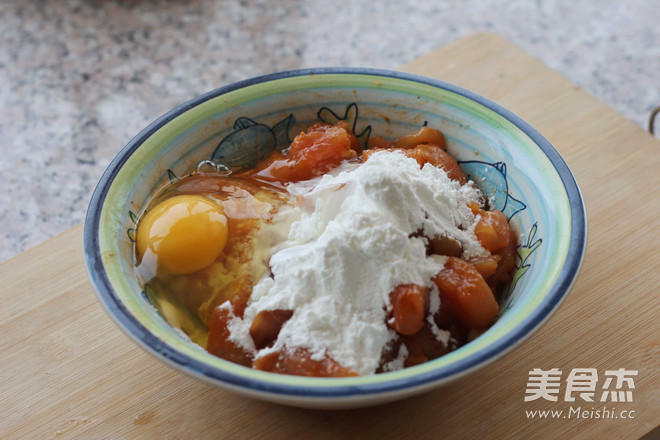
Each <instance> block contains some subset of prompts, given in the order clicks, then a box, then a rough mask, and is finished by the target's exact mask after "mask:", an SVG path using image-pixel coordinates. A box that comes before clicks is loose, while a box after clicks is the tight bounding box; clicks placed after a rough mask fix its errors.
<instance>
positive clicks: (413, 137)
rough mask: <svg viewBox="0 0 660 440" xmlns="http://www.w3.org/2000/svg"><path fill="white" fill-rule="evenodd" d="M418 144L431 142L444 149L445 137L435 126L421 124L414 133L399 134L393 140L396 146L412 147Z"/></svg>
mask: <svg viewBox="0 0 660 440" xmlns="http://www.w3.org/2000/svg"><path fill="white" fill-rule="evenodd" d="M420 144H433V145H437V146H438V147H440V148H442V149H444V148H445V147H446V141H445V137H444V136H443V135H442V133H441V132H440V131H439V130H436V129H435V128H431V127H427V126H423V127H422V128H420V129H419V130H417V131H416V132H414V133H411V134H408V135H405V136H401V137H400V138H398V139H397V140H396V141H394V146H395V147H396V148H414V147H416V146H418V145H420Z"/></svg>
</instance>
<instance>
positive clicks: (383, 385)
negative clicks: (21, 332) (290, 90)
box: [83, 67, 587, 399]
mask: <svg viewBox="0 0 660 440" xmlns="http://www.w3.org/2000/svg"><path fill="white" fill-rule="evenodd" d="M345 74H350V75H369V76H381V77H386V78H395V79H401V80H406V81H411V82H417V83H421V84H425V85H429V86H432V87H437V88H440V89H444V90H447V91H449V92H452V93H455V94H458V95H461V96H464V97H466V98H468V99H470V100H472V101H474V102H476V103H478V104H481V105H482V106H484V107H486V108H488V109H490V110H492V111H494V112H496V113H498V114H499V115H500V116H502V117H503V118H505V119H506V120H508V121H509V122H510V123H512V124H513V125H515V126H516V127H517V128H518V129H520V130H521V131H522V132H524V133H525V134H526V135H527V136H529V138H531V139H532V140H533V141H534V143H536V144H537V145H538V146H539V148H540V149H541V150H542V151H543V153H544V154H545V155H546V156H547V157H548V159H549V160H550V162H551V163H552V164H553V166H554V167H555V170H556V171H557V173H558V175H559V177H560V179H561V180H562V183H563V185H564V189H565V191H566V194H567V197H568V200H569V203H570V211H571V237H570V242H569V250H568V255H567V257H566V261H565V263H564V266H563V267H562V269H561V271H560V274H559V276H558V279H557V281H556V282H555V284H554V286H553V287H552V289H551V290H550V292H549V293H548V294H547V295H546V297H545V298H544V299H543V301H542V302H541V303H540V304H539V305H538V306H537V307H536V308H535V309H534V310H533V312H532V313H531V314H530V315H529V316H528V317H527V318H526V319H525V320H524V321H523V322H522V323H520V324H519V325H518V326H517V327H516V328H514V329H513V330H512V331H510V332H509V333H507V335H505V337H503V338H501V339H498V340H497V341H496V342H495V343H493V344H492V345H489V346H488V347H486V348H485V349H484V350H482V351H480V352H478V353H475V354H473V355H471V356H468V357H467V358H465V359H461V360H460V361H458V362H456V363H454V364H451V365H446V366H443V367H441V368H438V369H435V370H432V371H427V372H424V373H420V374H418V375H415V376H411V377H406V378H400V379H396V380H392V381H383V382H378V383H368V384H357V385H346V386H338V385H332V386H327V387H326V386H307V385H296V384H281V383H273V382H268V381H261V380H258V379H255V378H253V377H244V376H241V375H238V374H234V373H230V372H228V371H224V370H222V369H219V368H216V367H214V366H210V365H207V364H204V363H203V362H200V361H198V360H196V359H193V358H190V357H189V356H187V355H186V354H184V353H182V352H180V351H179V350H177V349H175V348H174V347H172V346H169V345H167V344H165V342H164V341H162V340H161V339H160V338H158V337H157V336H156V335H154V334H153V333H151V332H150V331H149V330H148V329H147V328H146V327H144V326H143V325H142V324H141V323H140V322H139V321H138V320H137V319H135V317H133V316H132V315H131V314H130V313H129V311H128V310H127V309H126V307H125V306H124V305H123V304H122V302H121V301H120V300H119V298H118V297H117V295H116V294H115V292H114V289H113V287H112V285H111V283H110V280H109V279H108V276H107V274H106V272H105V269H104V266H103V262H102V258H101V252H100V247H99V240H98V231H99V224H100V218H101V210H102V206H103V203H104V201H105V198H106V196H107V193H108V190H109V188H110V186H111V184H112V182H113V180H114V178H115V177H116V175H117V173H118V172H119V170H120V169H121V167H122V166H123V165H124V163H125V162H126V161H127V160H128V158H129V157H130V156H131V155H132V154H133V152H134V151H135V150H136V149H137V148H139V147H140V145H142V143H143V142H144V141H145V140H146V139H148V138H149V137H150V136H151V135H152V134H154V133H155V132H156V131H158V130H159V129H160V128H161V127H163V126H164V125H166V124H167V123H168V122H170V121H171V120H173V119H174V118H176V117H178V116H179V115H181V114H183V113H185V112H186V111H188V110H189V109H191V108H193V107H196V106H198V105H200V104H202V103H204V102H206V101H208V100H210V99H213V98H216V97H218V96H220V95H223V94H226V93H228V92H231V91H233V90H237V89H241V88H245V87H248V86H251V85H254V84H259V83H263V82H268V81H273V80H280V79H284V78H291V77H299V76H307V75H345ZM586 241H587V216H586V210H585V206H584V201H583V198H582V194H581V192H580V189H579V186H578V184H577V181H576V180H575V177H574V176H573V174H572V172H571V171H570V169H569V168H568V166H567V164H566V163H565V162H564V160H563V159H562V157H561V156H560V155H559V153H558V152H557V150H556V149H555V148H554V147H553V146H552V144H550V142H549V141H548V140H546V139H545V138H544V137H543V136H542V135H541V134H540V133H539V132H538V131H537V130H536V129H534V128H533V127H532V126H531V125H529V124H528V123H527V122H525V121H524V120H523V119H521V118H520V117H519V116H517V115H516V114H514V113H513V112H511V111H510V110H507V109H506V108H504V107H502V106H501V105H499V104H497V103H495V102H494V101H491V100H490V99H488V98H486V97H484V96H481V95H479V94H477V93H475V92H472V91H469V90H467V89H464V88H462V87H459V86H456V85H453V84H450V83H447V82H444V81H441V80H436V79H431V78H427V77H424V76H421V75H415V74H410V73H404V72H398V71H390V70H383V69H371V68H359V67H357V68H356V67H347V68H337V67H322V68H307V69H297V70H289V71H284V72H278V73H272V74H267V75H262V76H258V77H255V78H251V79H246V80H243V81H239V82H236V83H232V84H229V85H226V86H223V87H220V88H217V89H215V90H212V91H209V92H207V93H204V94H202V95H200V96H197V97H195V98H193V99H191V100H190V101H188V102H185V103H183V104H181V105H179V106H177V107H176V108H174V109H172V110H170V111H169V112H167V113H165V114H164V115H163V116H161V117H160V118H158V119H157V120H155V121H154V122H152V123H151V124H150V125H149V126H147V127H146V128H145V129H143V130H142V131H141V132H140V133H138V134H137V135H136V136H135V137H134V138H133V139H132V140H131V141H130V142H129V143H128V144H127V145H126V146H125V147H124V148H123V149H122V150H121V151H120V152H119V154H118V155H117V156H116V157H115V158H114V159H113V161H112V162H111V163H110V165H109V166H108V167H107V169H106V170H105V172H104V173H103V175H102V176H101V179H100V180H99V183H98V184H97V186H96V188H95V190H94V192H93V194H92V197H91V200H90V204H89V208H88V210H87V215H86V217H85V224H84V232H83V245H84V254H85V261H86V264H87V269H88V272H89V275H90V278H91V280H92V283H93V285H94V287H95V289H96V291H97V294H98V297H99V299H100V300H101V302H102V303H103V305H104V306H105V308H106V311H107V312H108V314H109V315H110V316H111V317H112V318H113V319H114V320H115V322H116V323H117V324H118V326H119V327H120V328H122V330H124V331H125V332H126V333H127V334H128V335H129V336H131V337H132V338H133V340H134V341H135V342H137V343H138V345H140V346H141V347H142V348H144V349H145V350H146V351H148V352H150V353H151V354H153V355H155V356H156V357H158V358H160V359H161V360H162V361H165V362H166V363H168V364H170V365H172V364H173V365H174V366H175V367H178V369H180V370H182V371H184V372H187V373H188V374H191V375H193V376H197V377H200V378H202V379H204V380H206V381H209V382H212V383H224V384H226V385H229V386H230V387H238V388H244V389H246V390H249V391H252V392H257V393H267V394H272V395H277V396H283V397H286V396H291V397H298V398H311V399H314V398H348V397H358V396H363V397H364V396H373V395H377V394H392V393H396V392H401V391H404V390H409V389H414V388H422V387H424V386H425V385H429V384H435V383H440V382H445V381H449V380H453V379H456V378H458V377H460V376H462V375H463V374H464V373H466V372H468V371H470V370H473V369H476V368H478V367H479V366H482V365H485V364H487V363H490V362H492V361H494V360H495V359H497V358H499V357H500V356H502V355H503V354H504V353H505V352H507V351H509V350H511V349H513V348H514V347H515V346H517V345H519V344H520V343H521V342H522V341H523V340H524V339H526V338H527V337H528V336H530V335H531V334H532V333H533V332H534V331H535V330H537V329H538V328H539V327H540V326H541V325H542V324H543V323H544V322H545V321H546V320H547V319H548V318H549V317H550V316H551V315H552V312H553V311H554V310H555V309H556V308H557V307H558V306H559V305H560V304H561V302H562V301H563V299H564V298H565V297H566V295H567V294H568V292H569V290H570V288H571V286H572V284H573V282H574V281H575V278H576V277H577V274H578V272H579V270H580V267H581V264H582V261H583V258H584V254H585V251H586ZM330 380H332V379H330Z"/></svg>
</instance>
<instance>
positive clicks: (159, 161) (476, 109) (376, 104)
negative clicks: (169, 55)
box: [86, 71, 585, 397]
mask: <svg viewBox="0 0 660 440" xmlns="http://www.w3.org/2000/svg"><path fill="white" fill-rule="evenodd" d="M339 119H344V120H346V121H347V122H348V124H349V127H352V128H353V130H354V133H355V134H356V135H358V136H359V139H361V140H363V141H364V140H366V138H367V137H368V136H369V135H380V136H383V137H386V138H396V137H398V136H400V135H403V134H407V133H410V132H412V131H414V130H416V129H418V128H419V127H420V126H421V125H423V124H428V125H429V126H431V127H434V128H437V129H439V130H441V131H442V132H443V134H444V135H445V137H446V139H447V144H448V150H449V151H450V152H451V153H452V154H453V155H454V156H455V157H456V158H457V159H458V160H459V162H460V163H461V166H462V167H463V169H464V171H465V172H466V173H467V174H468V175H469V177H470V178H471V179H472V180H474V181H475V182H477V184H478V185H479V186H480V187H481V188H482V189H483V190H484V192H485V193H486V194H487V195H488V196H489V197H490V200H491V206H493V207H495V208H498V209H501V210H502V211H503V212H504V213H505V214H506V215H507V217H508V218H509V219H510V222H511V224H512V226H513V227H514V229H515V230H516V231H517V232H518V233H519V245H520V247H519V249H518V257H519V258H518V260H517V267H516V272H515V276H514V280H513V282H512V284H511V286H510V289H509V291H508V293H507V294H506V298H505V300H504V303H503V304H502V307H501V312H500V315H499V317H498V319H497V321H496V323H495V324H494V325H493V326H492V327H491V328H490V329H489V330H488V331H487V332H486V333H485V334H484V335H482V336H481V337H479V338H478V339H476V340H475V341H473V342H471V343H469V344H467V345H465V346H463V347H462V348H460V349H458V350H456V351H454V352H452V353H450V354H448V355H446V356H444V357H441V358H439V359H436V360H434V361H431V362H428V363H426V364H423V365H420V366H417V367H414V368H409V369H405V370H402V371H397V372H392V373H387V374H382V375H375V376H369V377H360V378H350V379H340V380H337V379H334V380H333V379H330V380H328V379H322V378H301V377H290V376H284V375H277V374H271V373H263V372H260V371H254V370H250V369H248V368H244V367H241V366H239V365H234V364H232V363H229V362H226V361H224V360H222V359H219V358H217V357H215V356H212V355H210V354H208V353H207V352H206V351H204V350H203V349H202V348H200V347H198V346H196V345H194V344H191V343H190V342H189V340H188V339H187V337H186V336H185V335H184V334H182V332H181V331H179V330H177V329H174V328H172V327H171V326H169V325H168V324H167V323H166V322H165V321H164V319H163V318H161V316H160V315H159V314H158V313H157V312H156V311H155V309H154V308H153V307H152V306H151V304H150V303H149V301H148V299H147V297H146V295H145V293H144V292H143V288H142V286H141V284H140V281H139V279H138V277H137V276H136V272H135V270H134V267H133V264H134V257H133V239H134V233H135V226H136V219H137V218H138V217H139V215H140V213H141V212H142V210H143V209H144V207H145V206H146V204H147V202H148V200H149V196H150V194H151V193H152V192H153V191H155V190H156V189H158V188H160V187H161V186H162V185H164V184H166V183H167V182H168V181H170V180H172V179H176V178H178V177H180V176H183V175H185V174H186V173H189V172H190V171H191V170H192V169H195V168H196V166H197V165H198V164H199V163H200V162H201V161H203V160H208V159H214V161H216V162H224V163H225V164H226V165H241V164H247V163H250V162H252V161H253V160H255V159H256V158H258V156H259V155H261V154H265V153H267V151H268V149H269V148H270V149H272V148H274V147H275V145H276V144H277V143H281V141H283V140H285V141H290V140H292V139H293V138H294V137H295V136H296V135H297V134H298V133H299V132H300V131H302V130H304V129H305V128H306V127H307V126H308V125H309V124H311V123H313V122H317V121H319V120H321V121H325V122H336V121H337V120H339ZM539 144H541V146H539ZM567 188H568V189H567ZM576 197H577V199H576ZM576 200H577V202H576ZM578 202H579V203H578ZM572 204H573V205H574V206H572ZM88 231H89V233H88ZM584 233H585V231H584V213H583V207H582V201H581V198H580V197H579V191H578V190H577V186H576V185H575V182H574V180H573V178H572V176H571V175H570V172H569V171H568V169H567V168H566V167H565V164H564V163H563V161H562V160H561V158H560V157H559V156H558V155H557V154H556V152H555V151H554V149H552V147H551V146H550V145H549V144H548V143H547V141H545V140H544V139H543V138H542V137H541V136H540V135H539V134H538V133H536V132H535V131H534V130H533V129H531V127H529V126H528V125H527V124H525V123H524V122H522V121H521V120H519V119H518V118H517V117H515V116H514V115H513V114H511V113H510V112H507V111H506V110H504V109H502V108H501V107H499V106H497V105H495V104H493V103H491V102H490V101H487V100H485V99H484V98H481V97H479V96H477V95H474V94H471V93H470V92H467V91H465V90H462V89H459V88H456V87H453V86H450V85H447V84H443V83H439V82H434V81H431V80H426V79H420V78H417V77H412V76H408V75H404V74H398V73H396V74H395V73H388V74H382V73H381V72H375V71H367V72H366V73H365V72H359V73H358V72H350V71H349V72H335V71H325V72H324V71H315V72H294V73H287V74H280V75H274V76H271V77H268V78H260V79H256V80H251V81H246V82H243V83H239V84H237V85H234V86H230V87H226V88H224V89H219V90H216V91H214V92H211V93H208V94H206V95H203V96H200V97H199V98H196V99H195V100H193V101H191V102H189V103H187V104H185V105H183V106H181V107H179V108H177V109H175V110H173V111H172V112H170V113H168V114H166V115H165V116H163V117H162V118H161V119H159V120H157V121H156V122H154V124H152V125H151V126H150V127H148V128H147V129H145V130H144V131H143V132H142V133H140V134H139V135H138V136H137V137H136V138H135V139H134V140H133V141H131V143H130V144H129V145H128V146H127V147H126V148H125V149H124V150H123V151H122V152H121V153H120V155H119V156H118V157H117V158H116V159H115V161H114V162H113V163H112V164H111V165H110V167H109V169H108V171H107V172H106V174H105V175H104V177H103V178H102V180H101V182H100V184H99V187H98V188H97V191H96V193H95V195H94V198H93V201H92V205H91V207H90V213H89V215H88V221H87V224H86V239H87V238H88V237H89V238H90V240H93V241H95V242H94V243H93V244H91V243H89V241H90V240H87V241H88V242H87V243H86V254H87V258H88V264H89V265H90V272H91V273H92V279H93V281H94V283H95V285H96V287H97V290H98V291H99V295H100V297H101V300H102V302H103V303H104V304H105V306H106V308H107V309H108V310H109V311H110V314H111V315H112V316H113V318H114V319H115V320H116V321H118V323H119V324H120V326H121V327H123V328H124V329H125V330H126V331H127V332H128V333H129V334H130V335H131V336H132V337H133V339H135V340H136V341H137V342H138V343H140V345H142V346H143V347H145V348H147V349H148V350H149V351H151V352H152V353H155V354H157V355H159V357H160V358H161V359H164V360H166V361H169V362H170V363H171V364H173V365H174V366H176V367H177V368H180V369H183V370H184V371H186V372H188V373H191V374H193V375H197V376H199V377H201V378H202V379H205V380H208V381H211V382H221V383H223V384H224V385H227V386H230V387H238V388H247V389H249V390H251V391H253V392H257V393H261V392H264V393H274V394H277V393H292V394H296V393H300V394H301V395H304V396H313V397H319V396H350V395H354V394H360V393H364V392H385V391H393V390H394V391H396V390H397V389H402V388H405V387H408V386H413V387H423V386H426V385H429V384H432V383H437V382H442V381H443V380H447V379H449V378H453V377H456V376H458V375H460V374H463V373H464V372H466V371H468V370H471V369H473V368H476V367H478V366H480V365H482V364H484V363H486V362H488V361H489V360H492V359H494V358H496V357H498V356H499V355H501V354H502V353H503V352H505V351H506V350H507V349H509V348H511V347H512V346H513V345H515V344H516V343H517V342H519V341H520V340H522V339H523V338H525V337H526V336H528V335H529V333H530V332H531V331H532V330H533V329H535V328H536V327H538V325H540V324H541V323H542V322H543V321H544V320H545V319H546V318H547V316H548V315H549V314H550V312H551V311H552V310H554V308H556V306H557V305H558V304H559V302H560V301H561V299H562V298H563V296H564V295H565V293H566V290H567V289H568V287H569V286H570V284H571V282H572V280H573V278H574V276H575V273H576V272H577V266H579V262H580V261H581V257H582V252H583V248H584ZM580 237H581V238H580ZM567 266H569V269H567ZM301 384H302V385H304V386H305V387H306V390H307V391H304V392H301V391H300V390H298V389H297V387H298V386H299V385H301Z"/></svg>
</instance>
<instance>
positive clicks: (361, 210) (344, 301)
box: [229, 151, 487, 375]
mask: <svg viewBox="0 0 660 440" xmlns="http://www.w3.org/2000/svg"><path fill="white" fill-rule="evenodd" d="M301 191H302V192H303V193H302V194H300V195H298V197H297V200H298V208H297V209H299V210H300V219H299V220H297V221H295V222H293V223H292V225H291V228H290V230H289V235H288V240H287V241H285V242H284V243H283V244H282V245H280V246H278V247H277V248H276V249H274V253H273V254H272V256H271V257H270V262H269V265H270V271H271V273H270V274H266V275H265V276H264V277H263V278H262V279H261V280H260V281H259V282H258V283H257V284H256V286H255V287H254V290H253V292H252V296H251V298H250V301H249V303H248V307H247V308H246V310H245V314H244V317H243V319H240V318H237V317H235V318H233V319H232V320H231V321H230V323H229V331H230V333H231V339H232V340H233V341H235V342H236V343H238V344H239V345H241V346H242V347H244V348H245V349H247V350H248V351H250V352H252V353H254V354H255V357H259V356H263V355H265V354H267V353H270V352H272V351H274V350H276V351H279V350H282V349H286V348H295V347H301V348H305V349H307V350H309V351H310V352H311V353H312V354H313V356H312V357H313V359H318V360H321V359H323V358H324V357H325V356H326V355H327V356H330V357H332V358H333V359H334V360H335V361H337V362H338V363H339V364H341V365H342V366H344V367H346V368H350V369H351V370H353V371H355V372H356V373H358V374H360V375H367V374H373V373H375V371H376V369H377V367H378V364H379V360H380V358H381V353H382V351H383V347H384V346H385V345H386V344H387V342H388V341H390V340H391V339H392V338H393V337H394V336H395V333H394V330H392V329H390V328H388V326H387V325H386V322H385V320H386V314H387V312H386V308H387V306H388V303H389V293H390V292H391V291H392V290H393V289H394V287H396V286H398V285H401V284H408V283H415V284H418V285H425V286H428V287H430V286H431V285H432V282H431V278H432V277H433V276H435V275H436V274H437V273H438V272H439V271H440V270H441V269H442V267H443V265H444V261H445V260H444V259H443V258H438V257H437V256H431V257H427V255H426V239H425V238H424V237H423V236H426V237H433V236H435V235H446V236H449V237H451V238H453V239H455V240H458V241H459V242H460V243H461V244H462V246H463V251H464V253H463V256H464V257H467V256H471V255H483V254H486V253H487V252H486V251H485V250H484V249H483V248H482V247H481V245H480V244H479V242H478V241H477V239H476V236H475V235H474V226H475V224H476V222H477V220H478V218H476V217H475V215H474V214H473V213H472V211H471V210H470V208H469V207H468V206H467V204H468V202H470V201H474V202H477V203H482V195H481V192H480V191H479V190H477V189H475V188H474V187H473V186H472V185H470V184H468V185H463V186H461V185H460V184H459V183H457V182H455V181H452V180H450V179H449V178H448V177H447V174H446V173H445V172H444V171H443V170H441V169H439V168H436V167H434V166H431V165H428V164H427V165H425V166H424V167H423V168H422V169H420V167H419V165H418V163H417V162H416V161H415V160H414V159H412V158H409V157H406V156H405V155H404V154H403V153H401V152H398V151H381V152H377V153H374V154H373V155H371V156H370V157H369V160H367V161H366V162H365V163H364V164H361V165H359V166H357V167H355V166H354V167H350V166H349V167H347V168H345V171H340V172H339V173H337V172H334V173H330V174H328V175H325V176H323V177H322V178H319V179H315V181H312V182H306V183H302V184H295V185H292V186H291V187H290V192H292V193H293V194H294V195H295V194H296V192H298V193H300V192H301ZM420 233H421V235H423V236H421V235H420ZM431 305H432V306H433V307H434V308H436V309H437V307H439V304H431ZM276 309H286V310H293V311H294V313H293V316H292V317H291V319H289V320H288V321H287V322H286V323H285V324H284V325H283V327H282V329H281V331H280V334H279V336H278V339H277V340H276V342H275V344H274V346H272V347H270V348H266V349H263V350H260V351H257V350H256V349H255V346H254V343H253V342H252V338H251V337H250V335H249V329H250V325H251V324H252V321H253V320H254V317H255V316H256V315H257V314H258V313H259V312H260V311H262V310H276ZM433 330H434V333H435V334H436V336H437V337H438V338H439V339H440V340H443V339H444V340H445V341H446V338H447V337H448V334H447V333H446V332H445V331H444V330H440V329H437V327H435V328H434V329H433ZM436 330H437V332H436ZM398 363H401V362H398Z"/></svg>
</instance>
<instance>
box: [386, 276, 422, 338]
mask: <svg viewBox="0 0 660 440" xmlns="http://www.w3.org/2000/svg"><path fill="white" fill-rule="evenodd" d="M390 306H391V316H390V317H389V319H388V321H387V322H388V325H389V326H390V327H391V328H393V329H394V330H396V331H397V333H399V334H401V335H414V334H415V333H417V332H418V331H419V330H420V329H421V328H422V326H423V325H424V316H425V315H426V309H427V307H428V292H427V290H426V287H424V286H419V285H417V284H402V285H400V286H396V287H395V288H394V290H392V291H391V292H390Z"/></svg>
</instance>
